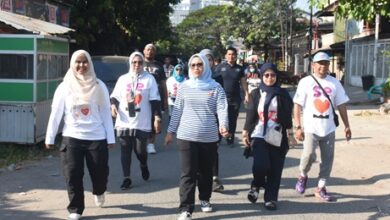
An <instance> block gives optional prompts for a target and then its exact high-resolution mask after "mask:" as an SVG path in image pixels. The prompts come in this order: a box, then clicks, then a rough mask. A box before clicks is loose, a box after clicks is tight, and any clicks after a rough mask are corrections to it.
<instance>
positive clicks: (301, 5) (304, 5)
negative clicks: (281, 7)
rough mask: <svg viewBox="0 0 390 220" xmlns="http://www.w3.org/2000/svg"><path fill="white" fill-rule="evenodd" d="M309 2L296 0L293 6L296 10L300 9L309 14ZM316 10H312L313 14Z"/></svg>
mask: <svg viewBox="0 0 390 220" xmlns="http://www.w3.org/2000/svg"><path fill="white" fill-rule="evenodd" d="M308 1H309V0H298V1H297V2H296V4H295V6H296V7H297V8H301V9H303V10H305V11H307V12H310V8H309V3H308ZM315 11H316V10H315V9H314V10H313V12H315Z"/></svg>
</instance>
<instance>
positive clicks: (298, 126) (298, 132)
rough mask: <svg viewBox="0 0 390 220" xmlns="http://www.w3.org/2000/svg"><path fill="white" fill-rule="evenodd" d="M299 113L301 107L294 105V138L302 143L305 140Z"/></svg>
mask: <svg viewBox="0 0 390 220" xmlns="http://www.w3.org/2000/svg"><path fill="white" fill-rule="evenodd" d="M301 112H302V106H300V105H299V104H297V103H294V128H295V138H296V139H297V140H299V141H303V140H304V139H305V136H304V133H303V130H302V124H301Z"/></svg>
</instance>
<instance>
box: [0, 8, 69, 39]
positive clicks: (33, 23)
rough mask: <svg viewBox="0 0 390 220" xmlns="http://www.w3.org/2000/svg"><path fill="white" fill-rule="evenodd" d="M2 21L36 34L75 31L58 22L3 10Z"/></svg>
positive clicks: (1, 13)
mask: <svg viewBox="0 0 390 220" xmlns="http://www.w3.org/2000/svg"><path fill="white" fill-rule="evenodd" d="M0 22H3V23H5V24H7V25H10V26H12V27H14V28H16V29H18V30H26V31H30V32H32V33H34V34H41V35H54V34H65V33H67V32H69V31H74V30H73V29H71V28H67V27H64V26H61V25H58V24H53V23H50V22H46V21H42V20H39V19H35V18H30V17H27V16H24V15H18V14H14V13H10V12H6V11H1V10H0Z"/></svg>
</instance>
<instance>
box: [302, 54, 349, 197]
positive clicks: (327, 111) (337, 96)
mask: <svg viewBox="0 0 390 220" xmlns="http://www.w3.org/2000/svg"><path fill="white" fill-rule="evenodd" d="M312 69H313V74H312V75H309V76H306V77H305V78H303V79H302V80H300V82H299V84H298V88H297V91H296V93H295V96H294V122H295V126H294V127H295V129H296V131H295V137H296V139H298V140H300V141H303V152H302V156H301V161H300V165H299V169H300V172H301V173H300V176H299V177H298V181H297V184H296V186H295V189H296V191H297V192H298V193H300V194H303V193H304V192H305V189H306V183H307V179H308V175H307V174H308V172H309V170H310V168H311V165H312V164H313V162H315V161H316V153H315V149H316V147H317V146H319V147H320V152H321V163H320V173H319V180H318V187H317V189H316V191H315V196H316V197H317V198H319V199H320V200H322V201H332V197H331V196H330V195H329V194H327V192H326V187H325V186H326V181H327V179H329V177H330V173H331V170H332V165H333V158H334V145H335V130H336V124H335V120H334V114H333V112H334V108H337V109H338V110H339V113H340V116H341V119H342V121H343V123H344V126H345V128H344V132H345V137H346V139H347V141H348V140H350V139H351V129H350V127H349V122H348V115H347V108H346V103H347V102H348V101H349V98H348V96H347V95H346V93H345V90H344V88H343V86H342V85H341V83H340V82H339V81H338V80H337V79H336V78H334V77H331V76H330V75H328V73H329V56H328V54H326V53H324V52H318V53H316V54H315V55H314V57H313V64H312ZM319 84H320V85H319ZM321 87H322V88H321ZM325 93H326V94H327V95H328V96H327V95H326V94H325ZM329 99H330V100H329ZM332 105H333V107H334V108H333V107H332ZM302 111H303V123H301V112H302Z"/></svg>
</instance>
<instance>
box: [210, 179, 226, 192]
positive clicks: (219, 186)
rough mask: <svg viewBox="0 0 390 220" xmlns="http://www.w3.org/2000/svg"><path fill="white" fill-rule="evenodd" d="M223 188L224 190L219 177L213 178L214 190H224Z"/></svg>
mask: <svg viewBox="0 0 390 220" xmlns="http://www.w3.org/2000/svg"><path fill="white" fill-rule="evenodd" d="M223 190H224V187H223V185H222V183H221V181H219V179H218V178H216V179H215V180H213V192H222V191H223Z"/></svg>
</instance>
